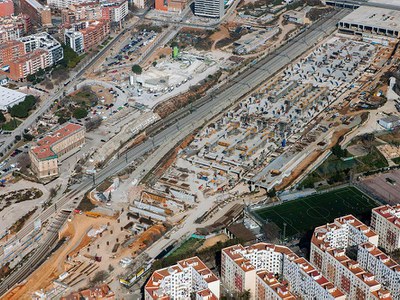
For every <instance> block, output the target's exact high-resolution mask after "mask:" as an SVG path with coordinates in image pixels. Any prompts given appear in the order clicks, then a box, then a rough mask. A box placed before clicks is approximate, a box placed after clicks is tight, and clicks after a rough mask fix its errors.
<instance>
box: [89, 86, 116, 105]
mask: <svg viewBox="0 0 400 300" xmlns="http://www.w3.org/2000/svg"><path fill="white" fill-rule="evenodd" d="M91 89H92V91H93V92H94V93H95V94H96V95H97V96H98V97H99V98H100V97H104V100H105V101H104V103H101V102H99V104H100V103H101V104H111V103H113V102H114V96H113V95H112V94H110V93H109V92H108V89H106V88H104V87H102V86H99V85H94V86H92V87H91ZM100 91H101V92H100Z"/></svg>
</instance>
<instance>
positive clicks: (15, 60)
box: [0, 32, 64, 81]
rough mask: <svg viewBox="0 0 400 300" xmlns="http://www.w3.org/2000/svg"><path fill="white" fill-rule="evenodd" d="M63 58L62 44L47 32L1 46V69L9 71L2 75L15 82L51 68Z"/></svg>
mask: <svg viewBox="0 0 400 300" xmlns="http://www.w3.org/2000/svg"><path fill="white" fill-rule="evenodd" d="M63 57H64V55H63V49H62V47H61V44H60V43H59V42H58V41H57V40H55V39H54V38H53V37H52V36H51V35H49V34H48V33H46V32H42V33H38V34H34V35H30V36H26V37H22V38H19V39H18V40H15V41H8V42H5V43H4V44H2V45H0V67H7V68H6V69H8V71H9V72H8V73H7V72H3V71H2V74H3V75H7V76H8V77H9V78H10V79H12V80H15V81H19V80H24V79H25V78H26V77H27V76H28V75H30V74H34V73H36V72H37V71H39V69H45V68H47V67H50V66H52V65H54V64H55V63H57V62H58V61H60V60H61V59H63Z"/></svg>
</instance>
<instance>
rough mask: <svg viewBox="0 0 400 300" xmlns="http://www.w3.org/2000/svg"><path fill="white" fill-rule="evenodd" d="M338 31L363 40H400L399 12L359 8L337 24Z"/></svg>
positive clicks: (368, 7) (378, 8) (375, 8)
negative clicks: (357, 36)
mask: <svg viewBox="0 0 400 300" xmlns="http://www.w3.org/2000/svg"><path fill="white" fill-rule="evenodd" d="M338 29H339V32H344V33H350V34H355V35H360V36H363V37H365V38H374V37H375V38H376V37H386V38H400V11H399V10H391V9H386V8H381V7H373V8H372V7H370V6H360V7H359V8H357V9H356V10H354V11H353V12H351V13H350V14H348V15H347V16H345V17H344V18H343V19H341V20H340V21H339V22H338Z"/></svg>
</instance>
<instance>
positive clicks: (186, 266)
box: [144, 256, 220, 300]
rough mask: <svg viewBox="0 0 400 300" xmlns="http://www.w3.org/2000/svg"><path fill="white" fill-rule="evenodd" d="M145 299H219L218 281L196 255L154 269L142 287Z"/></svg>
mask: <svg viewBox="0 0 400 300" xmlns="http://www.w3.org/2000/svg"><path fill="white" fill-rule="evenodd" d="M144 293H145V295H144V298H145V300H155V299H176V300H184V299H190V296H191V294H193V293H196V299H198V300H200V299H210V300H213V299H219V296H220V281H219V279H218V278H217V277H216V276H215V275H214V274H213V273H212V272H211V271H210V269H209V268H208V267H207V266H206V265H205V264H204V263H203V262H202V261H201V260H200V259H199V258H198V257H197V256H195V257H192V258H188V259H185V260H181V261H178V263H177V264H176V265H173V266H170V267H168V268H165V269H160V270H157V271H155V272H154V273H153V274H152V275H151V277H150V279H149V281H148V282H147V283H146V286H145V288H144Z"/></svg>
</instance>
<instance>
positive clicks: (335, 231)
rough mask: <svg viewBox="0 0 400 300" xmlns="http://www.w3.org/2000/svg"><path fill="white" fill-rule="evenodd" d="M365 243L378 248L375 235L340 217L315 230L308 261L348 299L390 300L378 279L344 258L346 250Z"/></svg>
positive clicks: (360, 224)
mask: <svg viewBox="0 0 400 300" xmlns="http://www.w3.org/2000/svg"><path fill="white" fill-rule="evenodd" d="M365 243H368V244H370V245H374V246H377V245H378V235H377V234H376V233H375V232H374V231H373V230H371V229H370V228H369V227H368V226H366V225H365V224H363V223H362V222H361V221H359V220H358V219H357V218H355V217H354V216H352V215H348V216H344V217H340V218H337V219H335V220H334V222H333V223H331V224H327V225H324V226H320V227H317V228H316V229H315V231H314V234H313V236H312V239H311V253H310V261H311V263H312V264H314V265H315V266H316V267H317V268H318V269H319V270H320V271H321V272H322V273H323V274H324V275H325V276H326V277H327V279H328V280H330V281H332V282H333V283H334V284H335V285H336V286H337V287H338V288H339V289H340V290H341V291H343V292H344V293H345V294H346V295H347V297H348V299H393V298H392V295H391V293H390V291H389V290H387V289H386V287H385V286H383V285H382V283H381V282H380V281H379V280H378V278H379V276H376V275H375V273H372V272H371V271H370V270H369V269H368V268H365V265H364V264H363V263H361V262H360V260H359V258H358V260H354V259H351V258H350V257H349V256H348V255H347V254H346V249H349V248H350V247H358V246H359V245H362V244H365Z"/></svg>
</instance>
